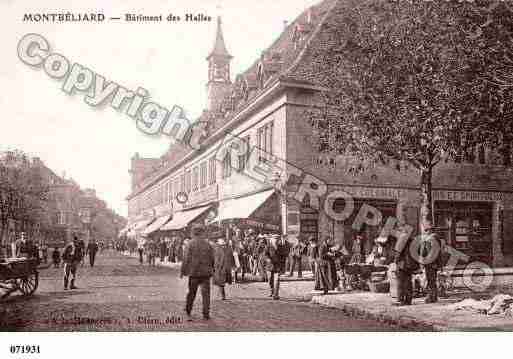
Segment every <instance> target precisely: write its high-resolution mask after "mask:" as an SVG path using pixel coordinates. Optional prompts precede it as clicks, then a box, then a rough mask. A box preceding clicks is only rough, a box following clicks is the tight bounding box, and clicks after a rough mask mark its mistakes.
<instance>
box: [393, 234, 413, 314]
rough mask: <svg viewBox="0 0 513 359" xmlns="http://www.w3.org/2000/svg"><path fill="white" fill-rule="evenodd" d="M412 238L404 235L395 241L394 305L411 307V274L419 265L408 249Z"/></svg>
mask: <svg viewBox="0 0 513 359" xmlns="http://www.w3.org/2000/svg"><path fill="white" fill-rule="evenodd" d="M411 243H412V238H411V237H408V236H407V234H404V236H403V237H402V238H399V239H398V240H397V243H396V246H395V248H394V251H395V259H394V262H395V264H396V268H397V281H398V298H397V300H398V302H397V303H396V305H411V302H412V299H413V285H412V274H413V272H415V271H416V270H417V269H418V268H419V264H418V262H417V260H416V259H415V258H413V257H412V255H411V251H410V247H411Z"/></svg>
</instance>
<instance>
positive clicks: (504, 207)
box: [433, 190, 513, 267]
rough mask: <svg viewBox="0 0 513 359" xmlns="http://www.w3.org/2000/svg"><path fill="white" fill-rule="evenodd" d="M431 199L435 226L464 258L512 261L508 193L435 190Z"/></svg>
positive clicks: (512, 209)
mask: <svg viewBox="0 0 513 359" xmlns="http://www.w3.org/2000/svg"><path fill="white" fill-rule="evenodd" d="M433 200H434V214H435V226H436V230H437V231H438V233H439V234H440V236H441V237H442V238H443V239H444V240H445V243H446V244H447V245H449V246H451V247H453V248H454V249H456V250H458V251H459V252H460V253H463V254H464V255H466V256H468V259H467V261H466V262H475V261H479V262H483V263H486V264H488V265H490V266H493V267H501V266H512V265H513V195H512V193H509V192H495V191H486V192H485V191H453V190H435V191H433ZM464 263H465V261H463V260H461V261H460V263H459V264H464Z"/></svg>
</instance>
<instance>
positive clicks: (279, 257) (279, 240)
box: [267, 235, 290, 300]
mask: <svg viewBox="0 0 513 359" xmlns="http://www.w3.org/2000/svg"><path fill="white" fill-rule="evenodd" d="M269 242H270V243H269V246H268V247H267V257H268V258H269V260H270V268H269V269H270V271H271V275H270V277H269V286H270V288H271V295H270V296H271V297H272V298H273V299H274V300H278V299H280V276H281V274H282V273H283V272H284V271H285V263H286V261H287V257H288V255H289V248H290V247H289V245H288V244H287V238H286V235H283V236H281V237H280V236H278V235H275V236H273V237H272V238H271V240H270V241H269Z"/></svg>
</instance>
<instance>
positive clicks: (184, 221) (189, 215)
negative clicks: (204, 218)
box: [160, 206, 210, 231]
mask: <svg viewBox="0 0 513 359" xmlns="http://www.w3.org/2000/svg"><path fill="white" fill-rule="evenodd" d="M209 209H210V206H204V207H198V208H195V209H190V210H188V211H181V212H176V213H174V214H173V219H172V220H171V221H169V222H168V223H167V224H165V225H164V226H162V227H161V228H160V230H161V231H177V230H180V229H183V228H185V227H187V225H188V224H189V223H191V222H192V221H194V220H195V219H196V218H198V217H199V216H201V215H202V214H203V213H205V212H206V211H208V210H209Z"/></svg>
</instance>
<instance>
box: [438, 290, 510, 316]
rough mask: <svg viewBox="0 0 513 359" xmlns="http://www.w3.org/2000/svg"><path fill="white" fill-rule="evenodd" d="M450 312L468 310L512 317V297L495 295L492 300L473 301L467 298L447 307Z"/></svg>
mask: <svg viewBox="0 0 513 359" xmlns="http://www.w3.org/2000/svg"><path fill="white" fill-rule="evenodd" d="M448 308H449V309H451V310H469V311H473V312H475V313H480V314H489V315H492V314H506V315H513V297H512V296H510V295H509V294H497V295H496V296H495V297H493V298H492V299H488V300H475V299H472V298H467V299H464V300H462V301H461V302H458V303H454V304H451V305H449V306H448Z"/></svg>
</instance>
